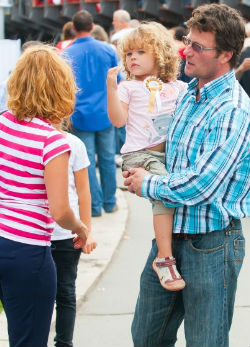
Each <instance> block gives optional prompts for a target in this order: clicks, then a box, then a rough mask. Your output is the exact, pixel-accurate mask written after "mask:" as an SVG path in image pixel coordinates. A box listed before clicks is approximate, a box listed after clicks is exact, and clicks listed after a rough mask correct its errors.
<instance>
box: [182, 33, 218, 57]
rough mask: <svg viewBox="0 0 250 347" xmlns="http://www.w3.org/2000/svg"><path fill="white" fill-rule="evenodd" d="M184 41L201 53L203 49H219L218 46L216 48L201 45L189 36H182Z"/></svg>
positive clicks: (186, 44)
mask: <svg viewBox="0 0 250 347" xmlns="http://www.w3.org/2000/svg"><path fill="white" fill-rule="evenodd" d="M182 42H183V43H184V45H185V46H189V45H191V47H192V49H193V50H194V51H195V52H197V53H201V52H202V51H213V50H216V49H217V48H216V47H214V48H206V47H202V46H201V45H199V43H197V42H193V41H191V40H190V39H189V38H188V37H187V36H182Z"/></svg>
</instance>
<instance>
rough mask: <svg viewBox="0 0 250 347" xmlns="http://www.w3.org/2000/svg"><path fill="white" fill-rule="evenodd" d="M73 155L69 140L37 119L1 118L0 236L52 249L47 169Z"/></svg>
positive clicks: (43, 121) (52, 222)
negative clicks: (63, 156) (56, 160)
mask: <svg viewBox="0 0 250 347" xmlns="http://www.w3.org/2000/svg"><path fill="white" fill-rule="evenodd" d="M67 151H70V146H69V144H68V143H67V140H66V138H65V137H64V136H63V135H62V134H61V133H59V132H58V131H56V130H55V129H54V128H53V127H52V125H50V123H48V122H46V121H45V120H43V119H42V118H39V117H35V118H33V119H32V120H31V121H18V120H17V119H16V118H15V117H14V116H13V115H12V114H11V113H9V112H5V113H3V114H2V115H0V236H2V237H5V238H7V239H10V240H13V241H18V242H23V243H28V244H32V245H40V246H49V245H50V237H51V234H52V232H53V229H54V221H53V219H52V218H51V216H50V213H49V207H48V200H47V193H46V188H45V183H44V168H45V165H46V164H47V163H48V162H49V161H50V160H51V159H53V158H55V157H56V156H58V155H60V154H62V153H64V152H67Z"/></svg>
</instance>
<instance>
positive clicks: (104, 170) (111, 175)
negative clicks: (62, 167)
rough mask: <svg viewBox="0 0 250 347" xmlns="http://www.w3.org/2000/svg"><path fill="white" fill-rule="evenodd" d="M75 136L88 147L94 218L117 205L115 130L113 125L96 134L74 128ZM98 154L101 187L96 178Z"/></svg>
mask: <svg viewBox="0 0 250 347" xmlns="http://www.w3.org/2000/svg"><path fill="white" fill-rule="evenodd" d="M73 134H74V135H76V136H77V137H79V138H80V139H81V140H82V141H83V143H84V144H85V146H86V149H87V153H88V157H89V160H90V166H89V167H88V172H89V183H90V192H91V198H92V216H96V215H100V214H101V212H102V207H103V208H104V210H105V211H106V212H110V211H112V210H113V208H114V207H115V205H116V197H115V191H116V164H115V130H114V127H113V125H112V126H110V127H109V128H107V129H104V130H101V131H95V132H88V131H81V130H78V129H76V128H73ZM96 154H97V159H98V166H99V171H100V182H101V186H100V184H99V182H98V179H97V177H96V160H95V155H96Z"/></svg>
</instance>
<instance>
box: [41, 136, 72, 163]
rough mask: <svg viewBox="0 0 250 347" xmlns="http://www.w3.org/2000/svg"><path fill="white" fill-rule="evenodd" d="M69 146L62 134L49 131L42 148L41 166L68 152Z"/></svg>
mask: <svg viewBox="0 0 250 347" xmlns="http://www.w3.org/2000/svg"><path fill="white" fill-rule="evenodd" d="M70 150H71V149H70V145H69V144H68V141H67V139H66V138H65V136H63V134H61V133H59V132H58V131H51V132H50V134H49V136H48V137H47V139H46V141H45V143H44V148H43V164H44V165H47V164H48V163H49V162H50V161H51V160H52V159H54V158H55V157H57V156H58V155H60V154H63V153H65V152H70Z"/></svg>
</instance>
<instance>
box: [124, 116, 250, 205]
mask: <svg viewBox="0 0 250 347" xmlns="http://www.w3.org/2000/svg"><path fill="white" fill-rule="evenodd" d="M247 119H248V118H247V116H246V115H243V114H242V113H240V112H237V110H233V111H231V112H229V114H228V113H227V114H225V115H223V116H222V117H215V119H214V122H213V124H212V126H211V129H209V132H208V134H207V136H206V138H205V139H204V142H203V145H204V151H203V153H202V155H200V156H197V159H196V161H195V163H194V164H193V165H191V166H190V167H188V168H187V169H185V170H183V171H182V172H181V173H171V174H169V175H167V176H157V175H148V174H147V172H144V171H141V170H139V169H135V170H133V172H131V171H130V173H129V177H128V178H127V179H126V180H125V184H126V185H128V186H129V190H130V191H133V192H136V193H137V194H138V195H142V196H143V197H145V198H148V199H156V200H162V201H163V202H164V203H165V204H166V205H167V206H171V207H178V206H183V205H190V206H191V205H199V204H209V203H211V202H212V201H214V200H215V199H216V198H218V197H219V196H221V194H222V193H223V192H225V189H226V187H227V185H228V183H229V180H230V179H231V178H232V177H233V174H234V173H235V169H236V167H237V165H238V164H239V160H241V159H242V158H243V157H244V155H247V153H248V152H247V150H249V148H248V146H249V143H248V141H249V140H248V138H249V136H250V129H249V122H248V121H247ZM245 153H246V154H245ZM124 175H127V176H128V174H127V173H125V174H124Z"/></svg>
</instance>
